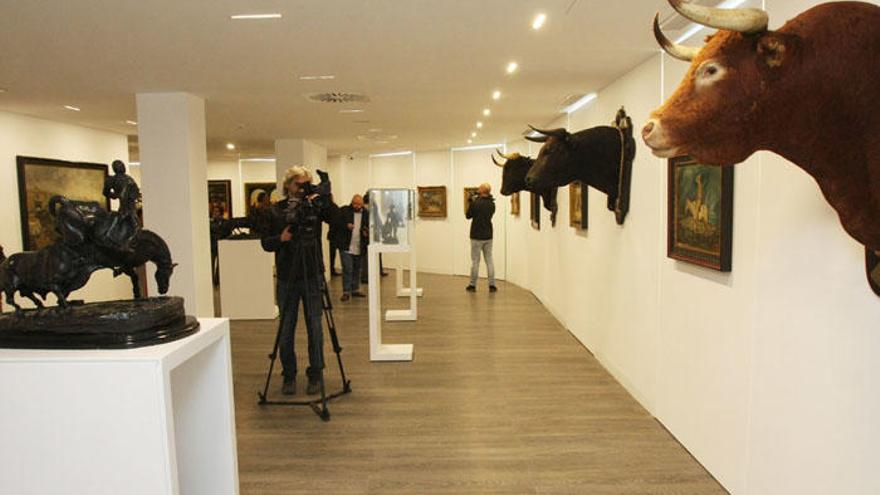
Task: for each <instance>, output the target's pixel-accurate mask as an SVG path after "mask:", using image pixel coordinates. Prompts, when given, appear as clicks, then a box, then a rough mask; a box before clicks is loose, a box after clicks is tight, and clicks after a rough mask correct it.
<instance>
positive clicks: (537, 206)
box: [529, 192, 541, 230]
mask: <svg viewBox="0 0 880 495" xmlns="http://www.w3.org/2000/svg"><path fill="white" fill-rule="evenodd" d="M529 218H530V219H531V221H532V228H533V229H536V230H541V196H540V195H538V194H536V193H533V192H530V193H529Z"/></svg>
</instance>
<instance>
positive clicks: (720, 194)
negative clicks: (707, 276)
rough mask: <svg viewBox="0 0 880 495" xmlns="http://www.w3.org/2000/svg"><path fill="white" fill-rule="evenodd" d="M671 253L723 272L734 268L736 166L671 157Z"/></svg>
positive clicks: (669, 200)
mask: <svg viewBox="0 0 880 495" xmlns="http://www.w3.org/2000/svg"><path fill="white" fill-rule="evenodd" d="M667 208H668V223H667V255H668V256H669V257H670V258H673V259H676V260H681V261H687V262H690V263H694V264H697V265H701V266H705V267H707V268H713V269H715V270H720V271H723V272H728V271H730V269H731V266H730V265H731V250H732V237H733V167H717V166H710V165H703V164H700V163H698V162H696V161H695V160H693V159H692V158H690V157H677V158H671V159H670V160H669V197H668V206H667Z"/></svg>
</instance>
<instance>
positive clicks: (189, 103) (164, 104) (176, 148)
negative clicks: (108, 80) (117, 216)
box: [137, 93, 214, 317]
mask: <svg viewBox="0 0 880 495" xmlns="http://www.w3.org/2000/svg"><path fill="white" fill-rule="evenodd" d="M137 112H138V140H139V147H140V160H141V181H142V190H143V197H144V226H145V228H147V229H150V230H152V231H155V232H156V233H157V234H159V235H160V236H162V238H163V239H165V242H167V243H168V248H169V249H170V250H171V255H172V258H173V259H174V262H175V263H178V265H177V268H175V269H174V275H173V276H172V277H171V289H170V290H169V294H171V295H176V296H181V297H183V298H184V299H185V300H186V312H187V314H191V315H196V316H202V317H212V316H214V293H213V286H212V285H211V247H210V239H209V227H208V175H207V161H208V159H207V151H206V144H205V143H206V139H205V101H204V100H203V99H202V98H199V97H197V96H193V95H190V94H187V93H144V94H138V95H137ZM150 273H151V274H150V275H149V276H148V278H149V279H150V280H149V289H150V294H155V292H156V287H155V284H154V283H153V280H152V278H153V276H152V271H151V272H150Z"/></svg>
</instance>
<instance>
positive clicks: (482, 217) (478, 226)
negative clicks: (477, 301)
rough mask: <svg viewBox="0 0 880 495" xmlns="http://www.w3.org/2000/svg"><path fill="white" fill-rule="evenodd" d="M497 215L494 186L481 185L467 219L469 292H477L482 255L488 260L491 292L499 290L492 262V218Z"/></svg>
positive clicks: (487, 267) (487, 266)
mask: <svg viewBox="0 0 880 495" xmlns="http://www.w3.org/2000/svg"><path fill="white" fill-rule="evenodd" d="M494 214H495V198H493V197H492V186H490V185H489V184H480V191H479V193H478V195H477V196H476V197H475V198H474V199H473V200H472V201H471V205H470V207H468V211H467V215H466V216H467V218H468V219H470V221H471V283H470V284H469V285H468V286H467V291H468V292H474V291H476V290H477V277H479V276H480V253H483V258H485V260H486V270H487V271H488V275H489V292H495V291H497V290H498V288H497V287H495V263H494V262H493V261H492V216H493V215H494Z"/></svg>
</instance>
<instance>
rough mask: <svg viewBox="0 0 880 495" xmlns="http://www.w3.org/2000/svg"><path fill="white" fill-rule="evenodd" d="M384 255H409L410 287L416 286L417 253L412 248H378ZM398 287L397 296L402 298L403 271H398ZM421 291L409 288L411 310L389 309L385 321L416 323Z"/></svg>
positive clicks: (385, 246)
mask: <svg viewBox="0 0 880 495" xmlns="http://www.w3.org/2000/svg"><path fill="white" fill-rule="evenodd" d="M377 248H378V249H380V251H381V252H383V253H407V252H408V253H409V286H410V288H411V287H415V286H416V251H415V249H414V248H411V247H403V248H401V247H398V246H387V245H383V246H377ZM396 278H397V281H398V285H397V296H398V297H400V292H401V291H402V290H403V289H402V286H403V281H402V278H403V273H402V270H400V269H398V270H397V275H396ZM420 290H421V289H417V290H416V291H415V292H414V291H411V290H409V288H407V292H408V294H407V296H408V297H409V309H389V310H388V311H386V312H385V320H386V321H416V320H417V319H418V301H417V299H416V298H417V296H419V295H420V294H419V291H420Z"/></svg>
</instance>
